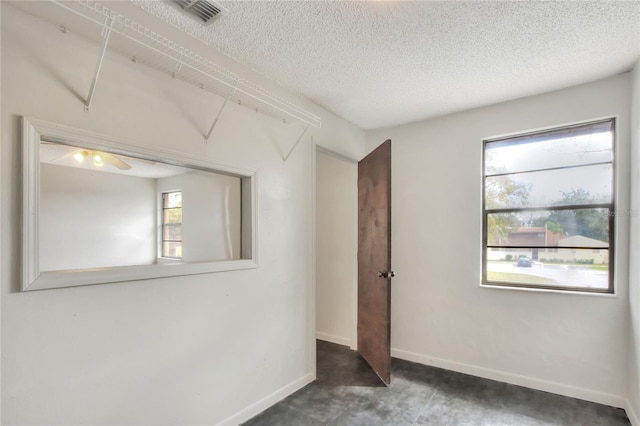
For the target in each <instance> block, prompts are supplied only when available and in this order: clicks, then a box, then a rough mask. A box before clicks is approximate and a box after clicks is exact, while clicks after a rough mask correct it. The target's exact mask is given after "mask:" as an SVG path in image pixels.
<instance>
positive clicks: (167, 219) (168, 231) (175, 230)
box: [160, 191, 182, 259]
mask: <svg viewBox="0 0 640 426" xmlns="http://www.w3.org/2000/svg"><path fill="white" fill-rule="evenodd" d="M161 203H162V214H161V216H160V219H161V221H162V227H161V228H160V232H161V237H160V239H161V240H162V247H161V251H160V257H165V258H169V259H182V191H172V192H162V193H161Z"/></svg>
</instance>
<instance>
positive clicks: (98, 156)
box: [91, 152, 104, 167]
mask: <svg viewBox="0 0 640 426" xmlns="http://www.w3.org/2000/svg"><path fill="white" fill-rule="evenodd" d="M91 162H92V163H93V165H94V166H96V167H102V166H104V158H103V157H102V153H100V152H94V153H93V155H92V156H91Z"/></svg>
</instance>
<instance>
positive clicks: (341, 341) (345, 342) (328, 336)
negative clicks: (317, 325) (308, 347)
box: [316, 331, 351, 347]
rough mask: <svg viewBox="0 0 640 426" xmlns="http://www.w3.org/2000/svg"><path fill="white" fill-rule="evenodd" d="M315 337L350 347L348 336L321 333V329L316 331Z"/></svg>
mask: <svg viewBox="0 0 640 426" xmlns="http://www.w3.org/2000/svg"><path fill="white" fill-rule="evenodd" d="M316 339H318V340H324V341H325V342H331V343H335V344H337V345H343V346H349V347H351V339H349V338H348V337H342V336H336V335H333V334H329V333H323V332H322V331H316Z"/></svg>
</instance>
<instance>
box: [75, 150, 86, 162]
mask: <svg viewBox="0 0 640 426" xmlns="http://www.w3.org/2000/svg"><path fill="white" fill-rule="evenodd" d="M88 156H89V153H88V152H87V151H78V152H76V153H75V154H73V158H74V160H76V161H77V162H78V163H80V164H82V163H84V160H86V159H87V157H88Z"/></svg>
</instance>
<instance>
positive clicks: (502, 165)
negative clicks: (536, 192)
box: [485, 121, 613, 175]
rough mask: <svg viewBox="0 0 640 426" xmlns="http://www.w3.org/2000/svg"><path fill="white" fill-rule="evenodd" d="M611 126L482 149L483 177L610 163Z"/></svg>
mask: <svg viewBox="0 0 640 426" xmlns="http://www.w3.org/2000/svg"><path fill="white" fill-rule="evenodd" d="M612 159H613V132H612V122H610V121H609V122H604V123H595V124H589V125H585V126H580V127H576V128H569V129H565V130H558V131H551V132H547V133H542V134H537V135H528V136H521V137H515V138H510V139H505V140H500V141H495V142H487V144H486V146H485V173H486V174H487V175H491V174H495V173H512V172H521V171H528V170H540V169H548V168H554V167H566V166H575V165H582V164H593V163H601V162H610V161H612Z"/></svg>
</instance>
